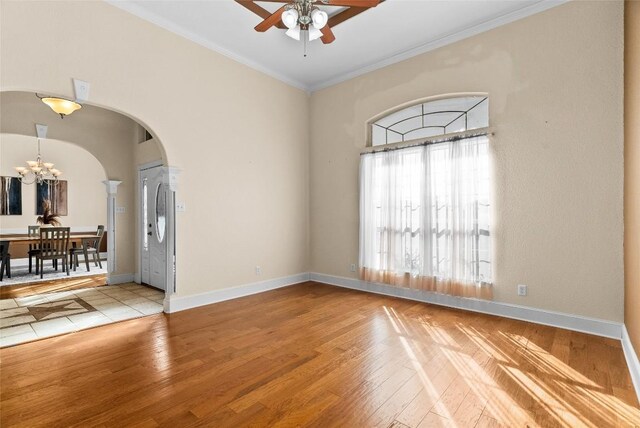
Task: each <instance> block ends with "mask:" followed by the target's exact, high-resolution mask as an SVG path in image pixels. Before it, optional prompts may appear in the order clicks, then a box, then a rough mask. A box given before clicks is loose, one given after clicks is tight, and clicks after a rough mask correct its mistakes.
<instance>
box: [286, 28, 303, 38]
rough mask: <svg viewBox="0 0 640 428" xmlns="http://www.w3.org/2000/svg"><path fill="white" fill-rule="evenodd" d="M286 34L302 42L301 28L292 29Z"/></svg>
mask: <svg viewBox="0 0 640 428" xmlns="http://www.w3.org/2000/svg"><path fill="white" fill-rule="evenodd" d="M285 34H286V35H287V36H289V37H291V38H292V39H296V40H300V27H298V26H296V27H293V28H290V29H288V30H287V32H286V33H285Z"/></svg>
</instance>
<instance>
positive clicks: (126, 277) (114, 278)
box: [107, 273, 133, 285]
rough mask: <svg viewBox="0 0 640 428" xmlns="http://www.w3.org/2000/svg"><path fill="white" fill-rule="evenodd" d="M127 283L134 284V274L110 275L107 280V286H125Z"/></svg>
mask: <svg viewBox="0 0 640 428" xmlns="http://www.w3.org/2000/svg"><path fill="white" fill-rule="evenodd" d="M127 282H133V274H132V273H120V274H117V275H113V274H111V275H109V277H108V278H107V284H109V285H114V284H124V283H127Z"/></svg>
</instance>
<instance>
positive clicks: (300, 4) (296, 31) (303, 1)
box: [282, 0, 329, 42]
mask: <svg viewBox="0 0 640 428" xmlns="http://www.w3.org/2000/svg"><path fill="white" fill-rule="evenodd" d="M328 20H329V16H328V15H327V12H325V11H323V10H320V9H318V8H317V7H315V6H313V1H312V0H296V1H295V2H294V3H291V4H288V5H286V6H285V7H284V12H282V23H283V24H284V25H285V26H286V27H287V28H288V30H287V32H286V34H287V36H289V37H291V38H292V39H295V40H300V39H301V38H302V40H304V41H305V42H306V40H307V38H308V39H309V41H313V40H316V39H319V38H320V37H322V31H320V30H322V28H324V26H325V25H327V21H328ZM305 33H306V34H305ZM307 35H308V37H305V36H307Z"/></svg>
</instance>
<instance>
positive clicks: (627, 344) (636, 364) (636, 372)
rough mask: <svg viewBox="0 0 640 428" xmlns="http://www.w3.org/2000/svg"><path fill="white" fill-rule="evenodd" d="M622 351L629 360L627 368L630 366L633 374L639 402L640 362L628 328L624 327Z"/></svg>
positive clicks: (632, 379)
mask: <svg viewBox="0 0 640 428" xmlns="http://www.w3.org/2000/svg"><path fill="white" fill-rule="evenodd" d="M622 349H623V350H624V358H625V359H626V360H627V366H629V372H631V382H633V387H634V388H635V389H636V395H637V396H638V401H640V360H639V359H638V354H637V353H636V351H635V350H634V349H633V344H632V343H631V338H630V337H629V332H628V331H627V327H626V326H624V325H623V326H622Z"/></svg>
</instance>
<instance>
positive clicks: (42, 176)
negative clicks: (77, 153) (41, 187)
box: [15, 138, 62, 184]
mask: <svg viewBox="0 0 640 428" xmlns="http://www.w3.org/2000/svg"><path fill="white" fill-rule="evenodd" d="M26 163H27V166H26V167H24V166H17V167H15V170H16V171H17V172H18V180H20V182H21V183H24V184H33V183H38V184H39V183H42V182H44V181H45V180H53V181H55V182H57V181H58V177H59V176H60V175H62V171H60V170H58V169H55V168H54V167H53V164H52V163H51V162H43V161H42V156H40V138H38V156H37V158H36V160H34V161H32V160H30V161H27V162H26Z"/></svg>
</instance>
